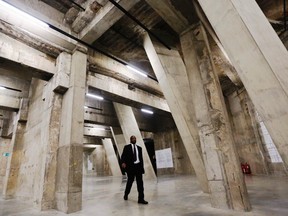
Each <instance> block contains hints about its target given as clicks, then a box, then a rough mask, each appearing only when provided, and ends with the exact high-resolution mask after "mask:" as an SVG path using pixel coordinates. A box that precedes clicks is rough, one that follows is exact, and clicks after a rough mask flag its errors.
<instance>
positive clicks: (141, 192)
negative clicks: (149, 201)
mask: <svg viewBox="0 0 288 216" xmlns="http://www.w3.org/2000/svg"><path fill="white" fill-rule="evenodd" d="M137 166H138V165H137V164H136V165H134V168H135V169H133V170H131V171H130V172H127V177H128V180H127V183H126V189H125V195H126V196H128V194H129V193H130V191H131V187H132V184H133V182H134V179H135V177H136V183H137V190H138V200H143V199H144V187H143V179H142V172H140V169H137Z"/></svg>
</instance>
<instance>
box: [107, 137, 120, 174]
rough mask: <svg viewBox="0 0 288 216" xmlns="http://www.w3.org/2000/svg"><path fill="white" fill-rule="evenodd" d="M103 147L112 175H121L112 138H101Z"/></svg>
mask: <svg viewBox="0 0 288 216" xmlns="http://www.w3.org/2000/svg"><path fill="white" fill-rule="evenodd" d="M102 143H103V146H104V149H105V153H106V156H107V160H108V163H109V167H110V170H111V172H112V175H113V176H122V173H121V170H120V167H119V163H118V159H117V157H116V154H115V151H114V148H113V143H112V140H111V139H109V138H105V139H103V140H102Z"/></svg>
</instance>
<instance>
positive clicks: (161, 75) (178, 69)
mask: <svg viewBox="0 0 288 216" xmlns="http://www.w3.org/2000/svg"><path fill="white" fill-rule="evenodd" d="M144 48H145V50H146V53H147V56H148V58H149V60H150V63H151V65H152V67H153V70H154V72H155V74H156V77H157V79H158V82H159V85H160V86H161V89H162V91H163V93H164V96H165V98H166V100H167V103H168V105H169V108H170V110H171V113H172V116H173V118H174V121H175V123H176V126H177V128H178V131H179V133H180V136H181V138H182V141H183V143H184V146H185V148H186V151H187V154H188V156H189V159H190V161H191V163H192V166H193V168H194V170H195V173H196V176H197V178H198V181H199V183H200V186H201V189H202V190H203V191H204V192H206V193H207V192H208V191H209V189H208V181H207V176H206V172H205V166H204V162H203V159H202V153H201V147H200V142H199V135H198V128H197V125H196V120H195V113H194V108H193V103H192V98H191V92H190V86H189V82H188V77H187V73H186V68H185V65H184V62H183V61H182V59H181V57H180V55H179V53H178V51H177V50H168V49H167V48H165V47H163V46H162V45H160V44H157V43H154V42H152V40H151V39H150V37H149V35H146V36H145V38H144Z"/></svg>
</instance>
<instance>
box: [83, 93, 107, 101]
mask: <svg viewBox="0 0 288 216" xmlns="http://www.w3.org/2000/svg"><path fill="white" fill-rule="evenodd" d="M86 95H87V96H88V97H92V98H96V99H98V100H103V99H104V98H103V97H101V96H99V95H93V94H90V93H87V94H86Z"/></svg>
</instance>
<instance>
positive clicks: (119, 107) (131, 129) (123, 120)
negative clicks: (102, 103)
mask: <svg viewBox="0 0 288 216" xmlns="http://www.w3.org/2000/svg"><path fill="white" fill-rule="evenodd" d="M113 105H114V108H115V111H116V114H117V117H118V120H119V123H120V126H121V129H122V131H123V134H124V137H125V141H126V144H128V143H130V137H131V136H132V135H134V136H135V137H136V139H137V144H138V145H139V146H141V147H142V153H143V161H144V169H145V178H147V179H152V180H153V179H156V175H155V172H154V170H153V166H152V163H151V161H150V158H149V156H148V153H147V150H146V147H145V144H144V141H143V138H142V136H141V133H140V130H139V127H138V124H137V121H136V118H135V116H134V113H133V110H132V108H131V107H129V106H126V105H123V104H119V103H116V102H113Z"/></svg>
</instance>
